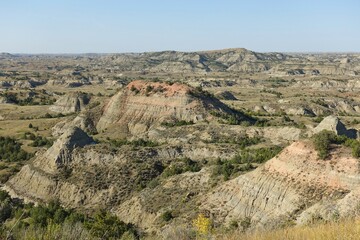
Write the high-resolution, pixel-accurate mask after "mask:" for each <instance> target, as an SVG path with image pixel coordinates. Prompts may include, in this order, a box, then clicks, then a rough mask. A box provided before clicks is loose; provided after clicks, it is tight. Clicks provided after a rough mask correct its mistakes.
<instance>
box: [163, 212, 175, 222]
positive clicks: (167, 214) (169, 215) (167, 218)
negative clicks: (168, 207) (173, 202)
mask: <svg viewBox="0 0 360 240" xmlns="http://www.w3.org/2000/svg"><path fill="white" fill-rule="evenodd" d="M173 218H174V216H173V215H172V213H171V211H165V212H164V213H163V214H161V219H162V220H163V221H164V222H168V221H170V220H171V219H173Z"/></svg>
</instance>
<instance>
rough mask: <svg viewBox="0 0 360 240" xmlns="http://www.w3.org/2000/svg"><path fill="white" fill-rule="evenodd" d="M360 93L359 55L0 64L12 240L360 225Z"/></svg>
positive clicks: (234, 53)
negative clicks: (344, 223)
mask: <svg viewBox="0 0 360 240" xmlns="http://www.w3.org/2000/svg"><path fill="white" fill-rule="evenodd" d="M359 91H360V54H356V53H321V54H320V53H306V54H300V53H296V54H295V53H257V52H252V51H250V50H246V49H226V50H219V51H204V52H175V51H166V52H149V53H128V54H83V55H13V54H8V53H1V54H0V147H1V148H0V183H1V188H2V192H1V194H0V200H1V202H0V203H1V204H0V223H1V229H0V234H1V238H6V237H11V238H13V239H24V238H25V239H27V238H28V239H31V237H34V236H37V237H38V236H41V238H42V239H54V238H56V239H120V238H122V239H139V238H140V239H147V238H150V239H195V238H199V239H200V238H203V237H206V238H211V237H214V238H216V239H222V237H224V236H226V235H227V234H229V233H230V234H231V235H232V236H238V235H239V234H245V233H251V232H261V231H270V230H277V229H282V228H284V227H291V226H303V225H309V224H314V223H317V222H333V221H337V220H339V219H345V218H346V219H351V218H352V217H356V216H357V215H358V214H359V211H360V200H359V199H360V165H359V159H358V157H359V156H360V143H359V142H358V140H357V139H358V136H359V134H358V131H357V129H359V126H360V96H359V94H358V93H359ZM54 206H55V207H54ZM74 216H76V217H74ZM67 224H70V226H72V227H70V228H71V230H69V226H67ZM73 226H76V227H73ZM115 226H116V227H115ZM119 226H120V227H119ZM49 229H53V230H49ZM56 234H58V235H56ZM66 234H70V235H66ZM55 236H57V237H55ZM234 239H237V238H236V237H234Z"/></svg>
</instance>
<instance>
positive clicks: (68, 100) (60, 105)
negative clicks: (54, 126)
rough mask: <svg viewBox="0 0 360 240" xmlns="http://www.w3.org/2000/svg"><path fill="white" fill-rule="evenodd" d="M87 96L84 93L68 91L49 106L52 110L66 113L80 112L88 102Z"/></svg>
mask: <svg viewBox="0 0 360 240" xmlns="http://www.w3.org/2000/svg"><path fill="white" fill-rule="evenodd" d="M89 100H90V99H89V96H88V95H87V94H84V93H79V92H76V93H70V94H66V95H64V96H61V97H60V98H59V99H58V100H57V101H56V102H55V103H54V105H52V106H51V107H50V110H51V111H53V112H58V113H63V114H68V113H75V112H80V111H81V110H83V109H84V108H85V106H86V105H87V104H88V103H89Z"/></svg>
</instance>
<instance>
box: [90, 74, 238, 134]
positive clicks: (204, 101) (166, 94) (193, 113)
mask: <svg viewBox="0 0 360 240" xmlns="http://www.w3.org/2000/svg"><path fill="white" fill-rule="evenodd" d="M211 111H217V112H221V113H223V114H234V112H233V110H231V109H230V108H228V107H227V106H226V105H225V104H223V103H221V102H220V101H219V100H218V99H216V98H213V97H211V96H209V95H206V94H205V93H203V92H201V91H198V90H196V89H194V88H191V87H189V86H186V85H183V84H179V83H174V84H168V83H160V82H146V81H140V80H139V81H133V82H131V83H130V84H129V85H128V86H127V87H126V88H125V89H124V90H122V91H120V92H119V93H118V94H116V95H115V96H113V97H112V98H111V100H110V101H109V103H108V104H106V106H105V107H104V109H103V114H102V116H101V118H100V120H99V122H98V124H97V126H96V127H97V129H98V131H117V132H120V133H121V134H124V135H129V134H130V135H137V134H141V133H144V132H146V131H148V130H149V129H150V128H151V127H153V126H159V125H160V124H161V123H164V122H178V121H187V122H190V121H192V122H198V121H203V120H211V119H213V118H214V117H213V116H212V115H211V114H210V112H211Z"/></svg>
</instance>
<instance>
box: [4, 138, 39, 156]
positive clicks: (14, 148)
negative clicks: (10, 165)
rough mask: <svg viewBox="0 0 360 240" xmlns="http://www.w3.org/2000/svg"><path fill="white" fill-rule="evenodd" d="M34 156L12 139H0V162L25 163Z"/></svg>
mask: <svg viewBox="0 0 360 240" xmlns="http://www.w3.org/2000/svg"><path fill="white" fill-rule="evenodd" d="M31 157H32V154H30V153H27V152H25V151H24V150H22V149H21V144H20V143H19V142H17V141H16V140H15V139H13V138H10V137H0V160H5V161H8V162H16V161H25V160H28V159H29V158H31Z"/></svg>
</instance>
